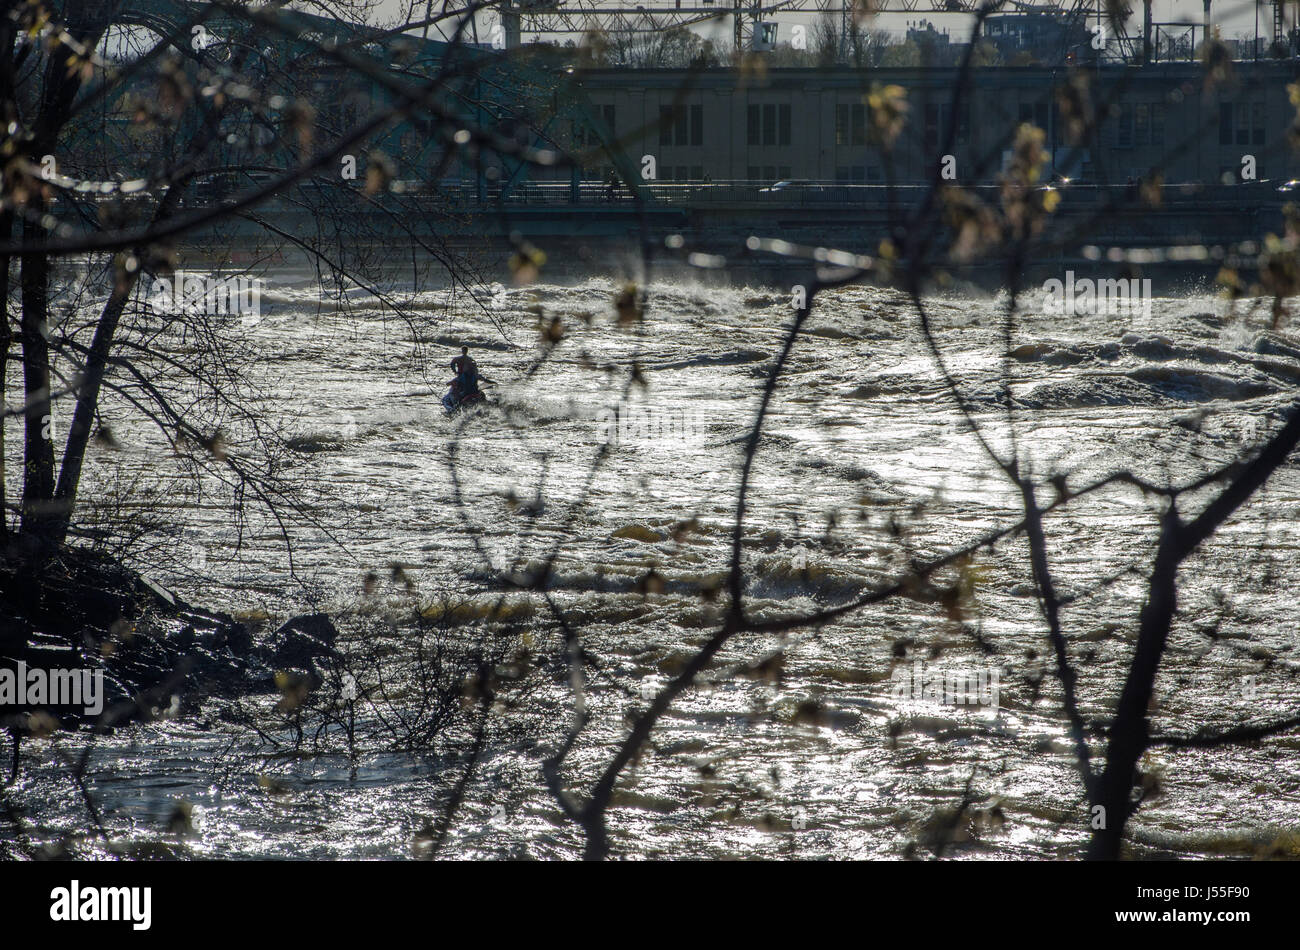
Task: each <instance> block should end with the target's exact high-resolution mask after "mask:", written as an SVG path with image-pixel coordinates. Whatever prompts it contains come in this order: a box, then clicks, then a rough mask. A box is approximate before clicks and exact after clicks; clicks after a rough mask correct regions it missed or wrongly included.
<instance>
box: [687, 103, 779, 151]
mask: <svg viewBox="0 0 1300 950" xmlns="http://www.w3.org/2000/svg"><path fill="white" fill-rule="evenodd" d="M747 118H748V122H747V125H748V130H747V131H748V134H747V135H746V139H747V141H748V142H749V144H750V145H789V144H790V123H791V108H790V106H788V105H783V106H778V105H775V104H768V105H762V106H750V107H749V110H748V113H747ZM703 121H704V120H703V117H701V119H700V122H701V125H703Z"/></svg>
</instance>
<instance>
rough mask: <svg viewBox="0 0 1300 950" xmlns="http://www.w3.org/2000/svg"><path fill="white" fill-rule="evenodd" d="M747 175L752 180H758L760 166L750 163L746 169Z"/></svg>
mask: <svg viewBox="0 0 1300 950" xmlns="http://www.w3.org/2000/svg"><path fill="white" fill-rule="evenodd" d="M745 177H746V178H747V179H749V180H750V181H758V166H757V165H750V166H749V167H748V168H746V169H745Z"/></svg>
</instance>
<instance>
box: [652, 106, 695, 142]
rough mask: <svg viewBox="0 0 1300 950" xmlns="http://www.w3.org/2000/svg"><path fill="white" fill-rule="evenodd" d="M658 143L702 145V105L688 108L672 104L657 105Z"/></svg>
mask: <svg viewBox="0 0 1300 950" xmlns="http://www.w3.org/2000/svg"><path fill="white" fill-rule="evenodd" d="M659 144H660V145H679V146H680V145H703V144H704V107H703V106H691V107H690V108H689V109H686V108H683V107H680V106H679V107H678V108H677V110H676V111H674V110H673V107H672V106H660V107H659Z"/></svg>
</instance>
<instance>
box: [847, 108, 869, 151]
mask: <svg viewBox="0 0 1300 950" xmlns="http://www.w3.org/2000/svg"><path fill="white" fill-rule="evenodd" d="M850 111H851V115H852V124H853V135H852V137H851V139H850V142H851V143H852V144H854V145H866V144H867V107H866V106H865V105H863V104H862V103H858V104H857V105H855V106H854V107H853V108H852V110H850Z"/></svg>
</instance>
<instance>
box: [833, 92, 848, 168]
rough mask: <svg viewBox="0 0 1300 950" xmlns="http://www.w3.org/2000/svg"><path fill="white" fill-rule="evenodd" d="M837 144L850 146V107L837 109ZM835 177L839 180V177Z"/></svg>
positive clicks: (844, 106) (843, 106) (837, 107)
mask: <svg viewBox="0 0 1300 950" xmlns="http://www.w3.org/2000/svg"><path fill="white" fill-rule="evenodd" d="M835 144H836V145H848V144H849V107H848V106H846V105H842V106H836V107H835ZM847 171H848V169H845V172H846V173H847ZM835 177H836V178H838V177H839V175H836V176H835ZM845 177H846V178H847V177H848V175H847V174H846V175H845Z"/></svg>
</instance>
